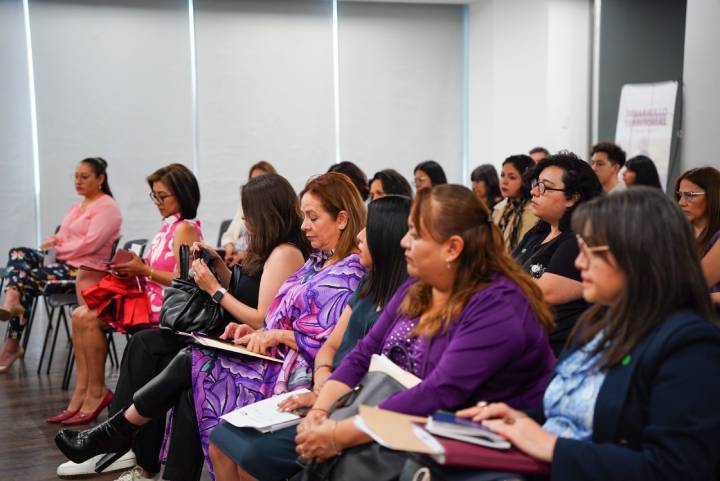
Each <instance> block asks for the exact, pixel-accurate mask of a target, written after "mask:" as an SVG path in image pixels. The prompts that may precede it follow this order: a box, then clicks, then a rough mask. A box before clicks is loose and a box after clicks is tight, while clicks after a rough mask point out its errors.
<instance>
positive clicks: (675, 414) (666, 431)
mask: <svg viewBox="0 0 720 481" xmlns="http://www.w3.org/2000/svg"><path fill="white" fill-rule="evenodd" d="M573 226H574V228H575V230H576V231H577V232H580V233H582V237H580V238H578V240H577V242H578V243H576V249H577V248H578V244H579V245H580V249H579V255H578V256H577V259H576V261H575V264H576V266H577V268H578V269H580V271H581V273H582V294H583V297H584V298H585V299H586V300H587V301H588V302H590V303H592V304H593V307H591V308H590V309H589V310H588V311H587V312H586V313H585V314H583V316H582V317H581V318H580V320H579V321H578V325H577V327H576V328H575V330H574V332H573V335H572V343H571V344H570V346H569V349H568V350H567V351H566V352H565V353H564V356H562V357H561V358H560V359H559V360H558V363H557V366H556V368H555V375H554V377H553V379H552V380H551V381H550V384H549V385H548V388H547V389H546V390H545V394H544V397H543V408H542V410H540V411H538V412H521V411H518V410H515V409H512V408H510V407H509V406H507V405H506V404H503V403H491V404H489V405H487V406H485V407H473V408H470V409H466V410H464V411H461V412H460V413H459V414H460V415H461V416H465V417H473V418H474V419H475V420H476V421H482V422H483V423H484V424H485V425H486V426H488V427H489V428H490V429H493V430H495V431H497V432H499V433H500V434H502V435H503V436H505V437H506V438H507V439H508V440H509V441H510V442H512V444H513V445H514V446H515V447H516V448H517V449H519V450H520V451H523V452H525V453H526V454H528V455H529V456H531V457H533V458H536V459H539V460H541V461H546V462H548V463H551V466H550V474H549V478H550V479H551V480H552V481H575V480H585V481H624V480H629V479H632V480H636V481H651V480H675V479H682V480H688V481H705V480H711V479H718V473H720V443H718V439H720V410H718V408H717V399H718V397H720V382H718V378H717V372H718V371H720V329H718V326H717V325H716V324H715V323H714V322H712V321H713V313H712V310H711V307H710V302H709V299H708V294H707V290H706V286H705V279H704V276H703V272H702V269H701V267H700V259H699V256H698V254H697V251H696V250H695V249H693V244H694V239H693V236H692V234H691V232H690V229H688V228H687V224H686V222H685V220H684V219H683V216H682V214H681V213H680V211H679V209H678V208H677V207H676V206H675V205H673V202H672V201H671V200H670V199H668V198H667V196H665V195H664V194H663V193H662V192H661V191H660V190H658V189H653V188H650V187H643V186H640V187H637V188H632V189H628V190H626V191H623V192H618V193H615V194H612V195H608V196H603V197H601V198H598V199H595V200H593V201H591V202H588V203H587V204H586V205H583V206H581V207H580V208H579V209H578V211H577V213H576V214H575V215H574V216H573ZM649 249H652V251H653V252H652V255H648V250H649ZM430 466H432V465H430ZM432 468H433V469H437V467H436V466H432ZM432 478H433V479H436V476H432ZM440 479H451V480H454V479H463V480H464V481H475V480H480V479H483V480H487V479H498V478H493V477H491V476H489V474H488V473H483V474H482V475H480V474H479V473H475V474H471V473H469V472H467V471H465V472H463V473H457V472H455V473H453V475H451V476H448V477H447V478H442V477H440ZM502 479H507V478H502Z"/></svg>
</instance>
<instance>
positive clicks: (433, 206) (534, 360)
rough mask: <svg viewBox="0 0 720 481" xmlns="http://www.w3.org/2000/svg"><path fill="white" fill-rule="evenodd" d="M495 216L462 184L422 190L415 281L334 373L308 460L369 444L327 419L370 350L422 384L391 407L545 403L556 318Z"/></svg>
mask: <svg viewBox="0 0 720 481" xmlns="http://www.w3.org/2000/svg"><path fill="white" fill-rule="evenodd" d="M488 218H489V211H488V209H487V207H486V206H485V204H484V203H483V202H480V201H479V200H478V199H477V197H475V195H474V194H473V193H472V191H470V190H469V189H467V188H465V187H462V186H459V185H441V186H437V187H434V188H433V189H432V190H430V189H423V190H421V191H420V192H419V193H418V195H417V198H416V200H415V204H414V206H413V209H412V212H411V214H410V217H409V221H408V224H409V231H408V234H407V235H406V236H405V237H404V238H403V241H402V246H403V247H404V248H405V256H406V259H407V263H408V272H409V274H410V275H411V276H413V277H414V279H411V280H409V281H407V282H406V283H405V284H404V285H403V286H402V287H401V288H400V289H399V290H398V292H396V293H395V295H394V296H393V298H392V299H391V300H390V302H389V303H388V304H387V306H386V307H385V309H384V311H383V313H382V314H381V315H380V318H379V319H378V320H377V321H376V323H375V325H374V326H373V328H372V329H371V330H370V332H369V333H368V335H367V336H365V337H364V338H363V339H362V340H361V341H360V342H358V344H357V346H356V347H355V349H353V350H352V352H350V354H348V355H347V356H346V357H345V359H343V361H342V362H341V363H340V365H339V366H338V367H337V369H335V371H334V372H333V374H332V375H331V376H330V379H329V380H328V381H327V382H326V383H325V385H324V386H323V388H322V390H321V391H320V394H319V395H318V399H317V401H316V402H315V404H314V406H313V408H312V410H310V411H309V413H308V415H307V416H306V417H305V419H304V420H303V422H302V423H301V424H300V425H299V426H298V436H297V438H296V444H297V447H296V450H297V452H298V454H300V455H301V456H302V457H303V458H305V459H308V460H315V461H318V462H324V461H326V460H329V459H330V458H333V457H334V456H336V455H337V454H338V453H339V452H340V451H344V450H346V449H348V448H351V447H354V446H360V445H364V444H367V443H370V442H371V439H370V437H368V436H367V435H366V434H364V433H363V432H362V431H360V430H359V429H358V428H357V427H355V425H354V423H353V419H346V420H342V421H335V420H330V419H328V418H327V417H326V413H327V412H328V410H329V409H330V407H331V405H332V403H333V401H334V400H335V399H337V398H338V396H340V395H342V394H345V393H347V392H349V391H350V390H351V389H352V387H353V386H356V385H357V384H358V382H359V381H360V380H361V378H362V377H363V375H364V374H365V373H366V372H367V370H368V367H369V364H370V358H371V356H372V355H373V354H384V355H387V356H388V357H390V358H391V359H392V360H393V361H394V362H395V363H396V364H397V365H399V366H400V367H402V368H403V369H405V370H407V371H409V372H412V373H413V374H415V375H416V376H418V377H419V378H421V379H422V381H421V382H420V383H419V384H418V385H417V386H415V387H413V388H411V389H408V390H406V391H402V392H399V393H396V394H394V395H392V396H390V397H389V398H387V399H386V400H385V401H383V402H381V403H380V407H381V408H384V409H389V410H392V411H398V412H402V413H406V414H415V415H419V416H427V415H429V414H431V413H433V412H435V411H436V410H438V409H453V410H454V409H457V408H458V407H459V406H463V405H467V404H469V403H474V402H476V401H478V400H480V399H493V400H501V399H502V400H503V401H505V402H508V403H509V404H510V405H512V406H515V407H517V408H519V409H528V408H537V407H538V406H539V403H540V400H541V396H542V392H543V391H544V389H545V386H546V385H547V382H548V379H549V376H550V375H551V373H552V369H553V366H554V363H555V359H554V357H553V354H552V351H551V350H550V346H549V344H548V340H547V334H546V330H549V329H551V328H552V319H551V314H550V312H549V310H548V308H547V305H546V304H545V303H544V302H543V301H542V296H541V293H540V291H539V289H538V288H537V286H536V285H535V284H534V283H533V281H532V279H530V277H529V276H527V275H526V274H525V273H523V272H522V270H521V269H520V268H519V266H518V265H517V264H516V263H515V262H514V261H513V260H512V259H511V258H510V256H509V255H508V254H507V252H506V251H505V247H504V245H503V241H502V236H501V235H500V232H499V231H498V230H497V228H496V227H495V226H494V225H493V224H492V223H491V222H488ZM398 348H399V349H398ZM362 452H363V450H362V449H356V450H352V451H347V452H345V453H344V454H343V456H355V455H358V456H361V455H362ZM392 459H393V460H397V458H395V456H393V457H392ZM389 461H390V460H389ZM390 462H392V463H393V465H394V464H395V463H394V461H390ZM396 467H397V468H398V474H399V466H396ZM384 474H385V473H384ZM358 479H359V478H358Z"/></svg>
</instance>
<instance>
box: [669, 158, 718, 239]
mask: <svg viewBox="0 0 720 481" xmlns="http://www.w3.org/2000/svg"><path fill="white" fill-rule="evenodd" d="M682 180H689V181H690V182H692V183H693V184H696V185H697V186H698V187H700V188H701V189H703V190H704V191H705V196H704V197H705V214H706V215H707V217H708V225H707V228H706V229H705V230H703V231H702V232H701V233H700V235H699V236H698V238H697V248H698V249H699V250H700V252H702V251H704V250H705V248H706V247H707V243H708V242H709V241H710V238H711V237H712V236H713V234H715V232H717V231H718V230H719V229H720V171H718V170H717V169H715V168H713V167H698V168H697V169H691V170H688V171H687V172H685V173H684V174H682V175H681V176H680V177H678V180H677V182H675V192H676V193H675V200H679V198H678V195H677V192H678V191H679V190H680V181H682Z"/></svg>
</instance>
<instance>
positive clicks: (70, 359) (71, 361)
mask: <svg viewBox="0 0 720 481" xmlns="http://www.w3.org/2000/svg"><path fill="white" fill-rule="evenodd" d="M74 368H75V350H74V349H73V347H72V343H70V348H69V350H68V356H67V361H65V373H64V374H63V381H62V389H63V391H67V390H68V388H69V387H70V379H71V378H72V373H73V369H74Z"/></svg>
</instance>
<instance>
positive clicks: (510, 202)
mask: <svg viewBox="0 0 720 481" xmlns="http://www.w3.org/2000/svg"><path fill="white" fill-rule="evenodd" d="M534 166H535V164H534V163H533V161H532V159H531V158H530V157H528V156H527V155H511V156H510V157H508V158H507V159H505V161H504V162H503V165H502V173H501V174H500V178H501V180H500V192H501V193H502V195H503V197H505V199H504V200H503V201H501V202H499V203H498V204H496V205H495V207H494V209H493V222H495V224H496V225H497V226H498V228H500V232H502V235H503V239H504V240H505V247H506V248H507V251H508V252H512V251H513V250H514V249H515V247H516V246H517V244H518V242H520V239H522V238H523V237H524V236H525V234H526V233H527V232H528V231H529V230H530V229H532V228H533V226H535V224H537V217H535V214H533V212H532V209H531V208H530V185H529V184H528V180H527V176H528V175H529V174H530V172H531V171H532V168H533V167H534Z"/></svg>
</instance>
